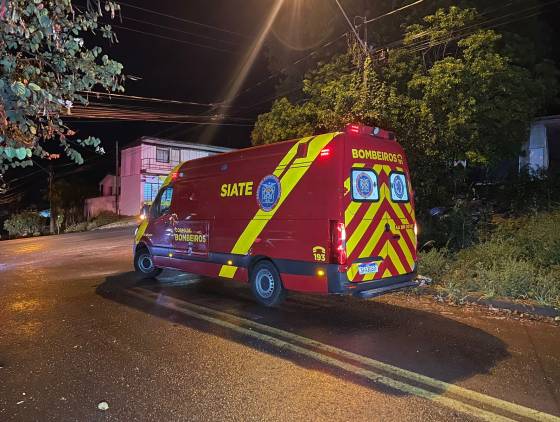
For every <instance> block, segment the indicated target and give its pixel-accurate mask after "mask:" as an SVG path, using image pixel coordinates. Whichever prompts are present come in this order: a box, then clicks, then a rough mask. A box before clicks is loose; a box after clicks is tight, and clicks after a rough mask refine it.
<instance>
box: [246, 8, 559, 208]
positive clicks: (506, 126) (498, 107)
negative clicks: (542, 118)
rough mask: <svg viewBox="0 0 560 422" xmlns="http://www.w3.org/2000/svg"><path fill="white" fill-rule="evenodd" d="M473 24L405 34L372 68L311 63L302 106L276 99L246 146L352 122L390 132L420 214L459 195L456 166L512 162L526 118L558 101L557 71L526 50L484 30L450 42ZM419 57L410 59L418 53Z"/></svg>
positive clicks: (457, 14) (462, 13)
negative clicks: (404, 157) (403, 156)
mask: <svg viewBox="0 0 560 422" xmlns="http://www.w3.org/2000/svg"><path fill="white" fill-rule="evenodd" d="M478 19H479V15H478V13H477V12H476V10H474V9H460V8H458V7H451V8H449V9H447V10H444V9H440V10H438V11H436V13H435V14H433V15H429V16H426V17H425V18H424V19H423V21H422V22H421V23H418V24H414V25H410V26H408V27H407V29H406V33H405V41H404V47H403V48H401V49H397V50H393V51H391V52H390V53H389V60H388V63H387V64H386V66H374V63H373V62H372V61H371V60H370V58H369V57H368V58H366V59H363V58H360V57H359V55H357V54H356V52H355V51H353V50H351V51H349V52H348V53H347V54H345V55H342V56H338V57H336V58H335V59H333V60H331V61H330V62H328V63H324V64H320V65H319V67H318V68H317V69H316V70H314V71H312V72H310V73H309V74H308V75H307V76H306V78H305V79H304V81H303V97H304V100H305V102H303V103H302V102H299V103H292V102H290V101H289V100H288V99H286V98H283V99H280V100H278V101H276V102H275V103H274V104H273V106H272V110H271V111H270V112H269V113H265V114H262V115H260V116H259V118H258V120H257V123H256V125H255V129H254V131H253V134H252V139H253V143H254V144H263V143H269V142H275V141H279V140H282V139H286V138H293V137H297V136H304V135H310V134H313V133H316V132H321V131H325V130H338V129H340V128H341V127H342V126H343V125H344V124H345V123H348V122H352V121H359V122H362V123H365V124H370V125H377V126H382V127H386V128H389V129H392V130H394V131H395V132H396V133H397V137H398V139H399V141H400V143H401V144H402V145H403V147H404V148H405V149H406V150H407V153H408V157H409V163H410V167H411V171H412V177H413V182H414V186H415V189H416V192H417V203H418V205H419V207H420V208H423V209H426V208H428V207H431V206H437V205H442V204H449V203H452V202H453V201H452V200H451V199H452V198H453V197H454V196H456V195H458V194H460V193H463V192H466V191H468V185H466V176H467V175H466V171H465V169H464V168H463V167H462V166H456V165H455V164H456V163H457V162H458V161H460V160H467V162H468V163H469V166H471V165H474V166H476V165H482V166H492V165H494V164H495V163H498V162H499V161H501V160H504V159H507V158H512V157H514V156H515V154H517V153H518V152H519V150H520V146H521V144H522V142H523V141H525V140H526V139H527V135H528V128H529V124H530V121H531V119H532V118H533V117H534V116H535V115H536V114H537V113H538V112H539V110H540V109H542V107H543V106H544V105H545V104H546V103H547V102H548V101H550V100H551V99H553V98H554V96H555V95H556V93H557V92H558V83H557V79H558V78H557V76H558V72H557V70H556V68H555V67H554V66H553V65H552V64H550V63H548V62H545V61H541V62H536V61H535V60H536V59H533V60H531V59H529V58H528V57H527V56H526V55H524V52H525V51H526V46H527V42H526V41H525V40H523V42H521V41H520V40H515V39H508V42H507V43H504V41H503V37H502V35H500V34H498V33H497V32H496V31H493V30H486V29H478V30H476V31H474V32H472V33H470V34H469V35H468V36H463V37H459V36H458V35H457V33H461V32H460V31H461V30H463V29H465V28H469V27H470V26H472V24H473V22H475V21H476V20H478ZM419 43H420V44H421V46H422V48H423V49H422V50H421V51H420V50H418V47H417V46H418V44H419Z"/></svg>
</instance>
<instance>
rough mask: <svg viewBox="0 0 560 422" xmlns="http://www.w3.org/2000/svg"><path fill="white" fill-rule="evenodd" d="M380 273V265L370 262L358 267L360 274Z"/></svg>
mask: <svg viewBox="0 0 560 422" xmlns="http://www.w3.org/2000/svg"><path fill="white" fill-rule="evenodd" d="M377 271H378V265H377V263H375V262H368V263H367V264H359V265H358V274H360V275H364V274H375V273H376V272H377Z"/></svg>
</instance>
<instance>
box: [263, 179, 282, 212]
mask: <svg viewBox="0 0 560 422" xmlns="http://www.w3.org/2000/svg"><path fill="white" fill-rule="evenodd" d="M281 195H282V188H281V186H280V179H278V177H276V176H274V175H273V174H269V175H268V176H265V177H263V179H262V180H261V182H260V183H259V187H258V188H257V202H258V203H259V207H260V209H261V210H263V211H265V212H268V211H271V210H272V209H273V208H274V207H275V206H276V204H277V203H278V201H279V200H280V196H281Z"/></svg>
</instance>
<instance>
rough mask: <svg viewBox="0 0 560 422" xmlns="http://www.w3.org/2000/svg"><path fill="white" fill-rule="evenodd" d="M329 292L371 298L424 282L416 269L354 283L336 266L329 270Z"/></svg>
mask: <svg viewBox="0 0 560 422" xmlns="http://www.w3.org/2000/svg"><path fill="white" fill-rule="evenodd" d="M327 274H328V281H329V293H332V294H342V295H354V296H357V297H361V298H364V299H365V298H370V297H375V296H380V295H382V294H385V293H390V292H393V291H396V290H401V289H406V288H411V287H418V286H421V285H422V284H423V282H422V281H421V280H418V279H417V272H416V269H415V270H414V271H412V272H410V273H408V274H403V275H398V276H392V277H386V278H382V279H379V280H372V281H362V282H356V283H352V282H350V281H349V280H348V278H347V277H346V273H340V272H338V271H336V270H335V268H333V269H330V271H328V272H327Z"/></svg>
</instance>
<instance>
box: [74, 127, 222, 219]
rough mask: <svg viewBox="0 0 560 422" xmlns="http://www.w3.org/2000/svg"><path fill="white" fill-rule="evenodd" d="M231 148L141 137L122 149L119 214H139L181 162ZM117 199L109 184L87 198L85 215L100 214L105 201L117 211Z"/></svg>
mask: <svg viewBox="0 0 560 422" xmlns="http://www.w3.org/2000/svg"><path fill="white" fill-rule="evenodd" d="M228 151H231V148H224V147H217V146H212V145H201V144H194V143H188V142H180V141H173V140H168V139H159V138H152V137H149V136H143V137H141V138H140V139H138V140H137V141H135V142H134V143H132V144H130V145H128V146H126V147H125V148H123V149H122V151H121V162H120V175H119V176H120V177H119V184H118V188H117V189H118V191H119V194H118V205H119V207H118V208H119V209H118V211H119V214H121V215H138V214H139V213H140V211H141V209H142V207H143V206H144V205H146V204H148V205H149V204H151V203H152V201H153V200H154V199H155V197H156V195H157V193H158V191H159V188H160V187H161V185H162V183H163V181H164V180H165V177H166V176H167V175H168V174H169V173H170V172H171V170H173V168H174V167H175V166H177V165H178V164H180V163H182V162H185V161H189V160H194V159H197V158H202V157H207V156H209V155H214V154H220V153H223V152H228ZM107 177H108V176H106V178H107ZM106 178H105V179H106ZM105 179H103V181H105ZM113 179H114V176H113ZM103 181H102V183H103ZM100 185H101V184H100ZM104 186H105V185H104ZM100 189H101V188H100ZM110 198H112V208H111V207H110V206H109V204H110V203H111V199H110ZM115 203H116V202H115V188H114V186H113V187H111V191H110V192H109V187H106V188H105V191H104V192H103V193H102V196H101V197H97V198H89V199H87V200H86V207H85V208H86V209H85V213H86V216H88V218H91V217H94V216H95V215H96V214H99V212H100V211H102V210H103V209H100V206H99V205H100V204H105V205H106V206H107V208H105V209H107V210H109V211H115Z"/></svg>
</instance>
